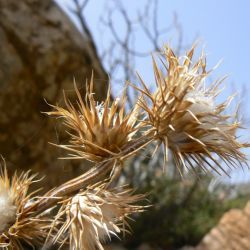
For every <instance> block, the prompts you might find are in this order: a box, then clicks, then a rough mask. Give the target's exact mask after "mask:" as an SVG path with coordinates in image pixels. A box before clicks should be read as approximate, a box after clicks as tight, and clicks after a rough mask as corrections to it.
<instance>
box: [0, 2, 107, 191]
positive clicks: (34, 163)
mask: <svg viewBox="0 0 250 250" xmlns="http://www.w3.org/2000/svg"><path fill="white" fill-rule="evenodd" d="M0 41H1V46H0V154H2V155H3V156H4V158H5V159H6V161H7V166H8V168H9V169H11V170H12V171H14V170H16V169H18V170H27V169H32V170H33V171H34V172H38V173H40V176H43V175H45V176H46V178H45V179H44V181H43V182H44V184H43V185H44V189H45V190H46V189H48V188H50V187H52V186H55V185H58V184H59V183H61V182H62V181H64V180H66V179H69V178H71V177H72V176H75V175H76V174H77V173H79V171H78V170H72V168H71V165H72V164H71V162H70V161H62V160H58V157H62V156H65V153H64V152H60V150H59V149H58V148H55V147H53V146H51V145H49V144H48V142H59V141H63V140H65V133H64V131H63V130H61V129H60V125H58V122H57V121H55V120H54V119H53V118H48V117H46V115H45V114H42V113H41V112H44V111H48V110H49V109H50V107H49V106H48V105H47V104H46V102H45V99H46V101H47V102H49V103H52V104H56V103H58V102H62V99H63V98H62V90H63V89H65V91H66V93H67V94H68V95H70V96H73V95H74V91H73V77H75V79H76V81H77V83H78V84H79V86H83V87H85V86H84V85H85V80H86V78H90V75H91V73H92V70H94V72H95V77H96V78H97V79H101V80H99V81H97V82H96V83H97V84H96V89H95V92H96V97H97V99H99V100H101V99H102V97H103V95H104V94H105V92H106V88H107V84H106V79H107V76H106V73H105V71H104V70H103V67H102V65H101V63H100V61H99V58H98V56H97V53H96V50H95V46H94V43H93V41H90V40H89V38H85V37H84V36H83V35H82V34H81V33H80V32H79V31H78V30H77V29H76V28H75V26H74V25H73V24H72V22H71V21H70V20H69V18H68V17H67V16H66V15H65V14H64V12H63V11H62V10H61V9H60V7H59V6H58V5H57V4H56V3H54V2H53V1H51V0H43V1H40V0H23V1H16V0H0ZM83 89H84V88H83ZM58 134H59V138H58ZM76 164H77V165H79V162H77V163H76ZM75 169H77V168H75ZM58 173H59V174H58Z"/></svg>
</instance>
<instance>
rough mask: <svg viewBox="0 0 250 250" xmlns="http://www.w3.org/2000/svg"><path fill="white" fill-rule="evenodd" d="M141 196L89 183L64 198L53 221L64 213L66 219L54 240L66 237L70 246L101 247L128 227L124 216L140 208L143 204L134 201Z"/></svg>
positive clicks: (92, 248) (76, 247) (77, 247)
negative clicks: (65, 199)
mask: <svg viewBox="0 0 250 250" xmlns="http://www.w3.org/2000/svg"><path fill="white" fill-rule="evenodd" d="M143 198H144V196H143V195H132V192H131V190H129V189H126V190H119V188H116V189H112V190H106V189H105V185H101V186H98V187H94V188H93V187H89V188H87V189H86V190H85V191H82V192H80V193H78V194H76V195H75V196H74V197H72V198H70V199H68V200H67V201H65V202H64V204H63V206H62V209H61V211H59V213H58V216H57V218H56V220H55V221H58V220H60V218H61V217H62V216H65V215H66V221H65V222H64V224H63V226H62V227H61V229H60V230H59V231H58V234H57V237H56V238H55V241H58V240H60V238H64V237H69V239H70V247H71V249H89V250H95V249H101V250H103V249H104V248H103V246H102V243H105V241H107V240H108V239H109V240H110V239H111V237H112V236H117V235H118V234H119V233H120V232H124V233H125V232H126V231H128V229H127V227H128V224H127V222H126V218H128V217H129V215H131V214H133V213H136V212H142V211H143V206H139V205H134V204H135V203H136V202H138V201H139V200H141V199H143ZM64 234H66V236H64Z"/></svg>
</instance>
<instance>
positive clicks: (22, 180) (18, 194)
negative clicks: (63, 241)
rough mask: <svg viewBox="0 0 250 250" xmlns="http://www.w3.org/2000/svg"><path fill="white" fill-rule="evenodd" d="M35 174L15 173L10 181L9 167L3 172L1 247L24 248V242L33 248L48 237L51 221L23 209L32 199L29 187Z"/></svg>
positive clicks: (0, 220)
mask: <svg viewBox="0 0 250 250" xmlns="http://www.w3.org/2000/svg"><path fill="white" fill-rule="evenodd" d="M34 178H35V176H34V175H33V176H30V175H29V173H23V174H21V175H20V176H17V174H15V175H14V176H13V177H12V178H11V180H10V179H9V177H8V174H7V169H6V166H4V169H3V170H2V173H1V175H0V247H2V248H4V249H17V250H19V249H23V243H24V242H25V243H26V244H28V245H30V246H32V247H34V246H36V245H38V244H42V243H43V241H44V240H45V239H46V237H47V233H48V225H49V224H50V220H48V219H47V218H46V217H45V216H41V215H36V216H35V215H34V216H33V212H32V211H30V212H29V213H28V214H24V213H23V211H24V208H25V207H26V205H27V204H28V202H31V201H32V199H31V196H30V195H29V194H28V189H29V187H30V185H31V184H32V183H33V181H34Z"/></svg>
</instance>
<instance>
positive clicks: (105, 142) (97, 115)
mask: <svg viewBox="0 0 250 250" xmlns="http://www.w3.org/2000/svg"><path fill="white" fill-rule="evenodd" d="M75 90H76V94H77V96H78V102H77V107H75V106H74V105H73V104H72V103H71V102H70V101H69V100H67V99H66V98H65V104H66V108H61V107H58V106H53V108H54V111H52V112H49V113H48V114H49V115H54V116H57V117H61V118H62V119H63V120H64V123H65V125H66V126H67V127H68V128H69V131H68V132H69V134H70V136H71V140H70V142H69V144H68V145H59V147H61V148H64V149H66V150H68V151H69V152H70V154H69V156H68V157H67V158H78V159H79V158H80V159H83V158H84V159H87V160H89V161H93V162H101V161H103V160H105V159H107V158H109V157H116V156H117V155H118V154H119V153H121V152H122V150H123V148H124V147H126V145H127V144H128V142H130V140H131V139H132V137H133V135H134V134H135V132H136V130H137V128H136V126H135V123H136V120H137V108H134V109H133V110H132V111H130V112H129V113H128V114H125V105H126V95H125V92H124V94H123V96H122V98H121V99H119V98H116V99H115V100H114V101H112V100H111V96H110V89H109V91H108V93H107V97H106V99H105V101H104V102H102V103H100V104H97V102H96V101H95V99H94V94H93V78H92V79H91V82H90V86H89V87H88V88H87V90H86V98H85V99H86V102H84V101H83V100H82V97H81V95H80V93H79V90H78V89H77V87H76V86H75Z"/></svg>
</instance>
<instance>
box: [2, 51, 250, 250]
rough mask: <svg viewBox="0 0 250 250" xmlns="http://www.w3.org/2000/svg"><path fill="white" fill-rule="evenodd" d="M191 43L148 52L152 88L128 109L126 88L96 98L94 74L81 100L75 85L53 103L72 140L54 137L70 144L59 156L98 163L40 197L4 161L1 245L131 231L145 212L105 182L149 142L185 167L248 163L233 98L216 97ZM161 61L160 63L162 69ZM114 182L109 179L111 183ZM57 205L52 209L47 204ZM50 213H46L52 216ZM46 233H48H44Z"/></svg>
mask: <svg viewBox="0 0 250 250" xmlns="http://www.w3.org/2000/svg"><path fill="white" fill-rule="evenodd" d="M193 54H194V47H193V48H192V49H191V50H190V51H189V52H188V53H187V55H186V56H184V57H180V58H179V57H177V56H176V55H175V54H174V53H173V51H172V50H171V49H170V48H169V47H165V50H164V51H163V56H164V58H163V59H162V60H161V64H160V65H157V63H156V60H155V59H153V70H154V74H155V81H156V89H155V91H154V92H152V91H150V90H149V88H148V87H147V86H146V84H145V83H144V81H143V80H142V79H141V78H140V80H141V83H142V86H143V87H142V88H139V87H137V86H136V85H133V86H134V88H136V89H137V90H138V91H139V94H140V95H139V98H138V100H137V101H136V104H135V106H134V108H132V110H130V111H128V112H127V110H126V108H125V107H126V94H125V93H126V91H124V93H123V96H122V97H121V99H119V98H115V99H114V100H113V99H112V98H111V94H110V89H109V90H108V93H107V97H106V99H105V101H103V102H102V103H100V104H98V103H97V102H96V101H95V99H94V93H93V87H94V86H93V85H94V81H93V77H92V79H91V81H90V84H89V85H88V84H87V90H86V96H85V101H84V100H83V98H82V96H81V94H80V92H79V90H78V89H77V87H76V85H75V89H76V94H77V97H78V99H77V102H76V105H74V104H73V103H72V102H70V101H69V100H68V99H67V97H65V106H66V107H64V108H63V107H59V106H52V107H53V109H54V110H53V111H51V112H49V113H48V114H49V115H53V116H55V117H59V118H62V119H63V122H64V124H65V125H66V128H67V132H68V134H69V137H70V138H69V143H68V144H64V145H58V146H59V147H61V148H63V149H65V150H66V151H68V152H69V155H68V156H67V157H64V158H73V159H78V160H79V159H80V160H81V159H86V160H89V161H92V162H93V163H94V164H95V165H94V166H93V167H92V168H91V169H89V170H86V172H84V173H83V174H82V175H80V176H78V177H77V178H75V179H72V180H69V181H68V182H66V183H63V184H62V185H61V186H59V187H56V188H54V189H52V190H50V191H49V192H47V193H46V194H44V195H43V196H41V197H35V198H34V196H35V195H34V193H33V194H29V193H28V189H29V187H30V185H31V184H32V182H33V181H34V176H30V175H29V173H25V174H21V175H20V176H19V177H18V176H17V175H14V177H13V178H12V179H11V180H10V179H9V178H8V175H7V171H6V169H4V171H3V173H2V175H1V177H0V246H2V247H5V248H6V249H22V246H23V244H29V245H31V246H34V245H37V244H40V243H45V242H52V243H53V244H57V243H59V244H61V245H63V244H69V246H70V249H90V250H94V249H103V245H102V244H103V243H105V242H106V240H109V239H111V237H112V236H118V234H119V233H120V232H124V233H125V232H127V231H129V226H128V223H127V221H126V219H127V218H128V217H129V216H131V215H132V214H134V213H137V212H142V211H143V210H144V208H145V207H144V206H141V205H138V202H139V201H140V200H142V199H143V198H144V196H143V195H135V194H133V192H132V190H130V189H127V188H125V187H116V188H110V187H111V186H112V185H110V184H111V182H112V181H113V179H114V178H113V177H114V175H115V176H117V173H116V174H115V170H116V169H118V168H119V169H120V168H121V167H122V166H121V164H119V163H120V162H121V161H123V160H125V159H126V158H128V157H129V156H133V155H136V154H137V153H138V151H139V150H140V149H142V148H146V146H147V145H148V144H150V143H156V145H157V146H156V149H158V147H159V146H161V145H162V146H163V148H164V153H165V162H166V163H167V162H168V155H169V154H170V152H171V154H172V156H173V159H174V160H175V164H176V167H177V168H178V169H179V171H180V173H181V174H182V173H183V172H184V171H183V169H186V170H192V171H194V172H195V173H198V172H199V170H202V171H204V172H207V170H208V169H212V170H213V171H215V172H217V173H219V174H221V171H223V172H224V173H225V174H227V171H226V168H225V167H224V166H227V167H229V168H232V167H237V166H239V165H240V166H241V165H243V164H247V159H246V156H245V154H244V153H242V152H241V149H242V148H244V147H247V146H248V144H245V143H240V142H239V141H238V138H237V136H236V130H237V129H238V128H239V127H240V123H239V121H237V114H234V115H227V114H226V113H225V110H226V108H227V106H228V104H229V102H230V100H231V97H230V98H229V99H228V101H226V102H224V103H222V104H216V101H215V97H216V96H217V95H218V93H219V89H218V88H219V85H220V83H221V80H218V81H216V82H214V83H213V84H211V85H209V87H206V79H207V76H208V75H209V73H210V71H207V69H206V61H205V57H204V56H203V55H202V56H201V57H200V58H199V59H198V60H197V61H196V62H193ZM161 68H163V69H161ZM112 184H114V183H112ZM52 208H55V209H57V214H56V215H55V216H54V215H52V214H51V213H50V212H51V209H52ZM49 218H50V219H49ZM45 239H46V240H45Z"/></svg>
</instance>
